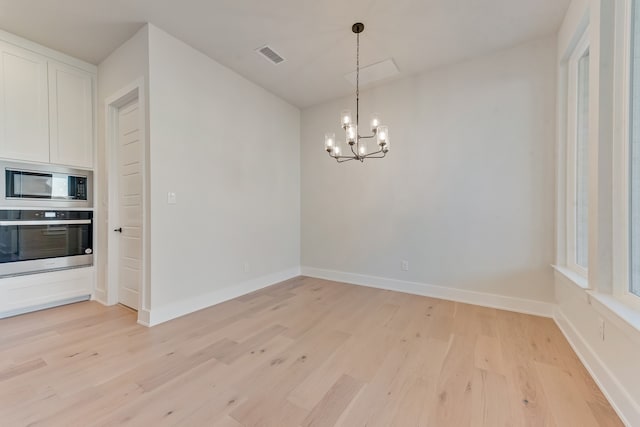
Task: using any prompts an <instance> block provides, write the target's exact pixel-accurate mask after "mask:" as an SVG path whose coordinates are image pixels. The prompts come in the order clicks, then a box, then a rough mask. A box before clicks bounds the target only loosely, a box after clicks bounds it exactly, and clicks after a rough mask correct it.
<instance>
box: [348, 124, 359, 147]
mask: <svg viewBox="0 0 640 427" xmlns="http://www.w3.org/2000/svg"><path fill="white" fill-rule="evenodd" d="M356 134H357V132H356V127H355V126H354V125H353V124H350V125H348V126H347V142H348V143H349V144H351V145H353V144H354V143H355V142H356Z"/></svg>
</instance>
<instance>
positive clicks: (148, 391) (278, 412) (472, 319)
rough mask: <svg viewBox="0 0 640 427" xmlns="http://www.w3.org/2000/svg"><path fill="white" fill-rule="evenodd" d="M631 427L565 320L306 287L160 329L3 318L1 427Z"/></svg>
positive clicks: (91, 316) (112, 310) (119, 312)
mask: <svg viewBox="0 0 640 427" xmlns="http://www.w3.org/2000/svg"><path fill="white" fill-rule="evenodd" d="M121 424H128V425H140V426H154V427H155V426H161V425H187V426H205V425H207V426H208V425H216V426H235V427H238V426H257V425H260V426H333V425H340V426H348V427H352V426H365V425H366V426H438V427H441V426H456V427H458V426H492V427H493V426H506V425H509V426H520V425H522V426H525V425H526V426H529V425H532V426H557V427H565V426H576V427H577V426H580V427H586V426H598V425H600V426H619V425H621V423H620V421H619V419H618V418H617V416H616V415H615V413H614V412H613V410H612V409H611V407H610V406H609V404H608V403H607V401H606V400H605V398H604V397H603V395H602V393H601V392H600V391H599V390H598V388H597V387H596V385H595V384H594V382H593V380H592V379H591V378H590V377H589V375H588V373H587V372H586V370H585V369H584V367H583V366H582V365H581V364H580V362H579V360H578V359H577V357H576V355H575V354H574V353H573V351H572V350H571V348H570V347H569V345H568V343H567V341H566V340H565V339H564V338H563V336H562V334H561V333H560V331H559V330H558V328H557V327H556V326H555V324H554V323H553V321H552V320H549V319H544V318H539V317H535V316H527V315H522V314H515V313H510V312H505V311H499V310H493V309H488V308H481V307H476V306H471V305H466V304H459V303H454V302H449V301H442V300H437V299H431V298H424V297H419V296H412V295H406V294H401V293H395V292H389V291H382V290H376V289H369V288H364V287H358V286H352V285H345V284H340V283H335V282H329V281H322V280H317V279H310V278H303V277H301V278H296V279H293V280H290V281H287V282H284V283H281V284H279V285H276V286H273V287H270V288H267V289H265V290H262V291H260V292H256V293H253V294H250V295H247V296H245V297H241V298H238V299H235V300H232V301H229V302H226V303H224V304H220V305H218V306H215V307H212V308H209V309H206V310H202V311H200V312H197V313H194V314H192V315H189V316H186V317H183V318H181V319H177V320H174V321H171V322H168V323H165V324H162V325H159V326H156V327H154V328H151V329H148V328H145V327H142V326H138V325H136V323H135V314H134V313H133V312H131V311H129V310H128V309H126V308H124V307H120V306H115V307H103V306H101V305H99V304H97V303H94V302H86V303H79V304H74V305H70V306H66V307H59V308H55V309H51V310H47V311H42V312H38V313H32V314H28V315H23V316H19V317H15V318H10V319H4V320H0V425H2V426H3V427H4V426H14V425H15V426H23V425H47V426H49V425H64V426H90V425H101V426H102V425H121Z"/></svg>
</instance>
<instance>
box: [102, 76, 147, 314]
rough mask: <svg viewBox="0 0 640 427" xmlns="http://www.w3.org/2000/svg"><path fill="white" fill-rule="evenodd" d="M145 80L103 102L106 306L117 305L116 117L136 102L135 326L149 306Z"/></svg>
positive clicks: (117, 207)
mask: <svg viewBox="0 0 640 427" xmlns="http://www.w3.org/2000/svg"><path fill="white" fill-rule="evenodd" d="M144 87H145V84H144V78H139V79H137V80H136V81H134V82H132V83H130V84H129V85H127V86H125V87H123V88H122V89H120V90H119V91H117V92H116V93H114V94H113V95H111V96H110V97H108V98H107V99H105V104H104V106H105V116H106V117H105V133H106V135H105V155H106V160H107V162H106V164H107V171H106V179H107V187H108V188H107V193H108V202H107V206H108V220H107V264H106V267H107V268H106V276H107V277H106V293H107V304H108V305H113V304H117V303H118V257H117V255H118V250H119V246H120V239H118V238H116V237H117V236H115V233H113V232H112V231H113V229H114V228H116V227H117V226H118V221H119V205H118V174H117V172H116V173H113V172H114V171H117V170H118V167H117V155H118V150H117V143H118V114H119V110H120V108H121V107H124V106H125V105H126V104H128V103H130V102H131V101H133V100H135V99H137V100H138V110H139V115H138V120H139V127H138V128H139V130H140V141H141V142H142V147H143V148H142V150H143V153H142V159H141V161H142V279H141V283H140V286H141V289H140V292H139V300H138V323H140V324H143V325H148V317H149V307H150V289H149V262H148V260H149V212H148V209H149V203H148V196H149V192H148V182H149V179H148V170H149V169H148V159H149V146H148V143H147V127H146V105H145V92H144Z"/></svg>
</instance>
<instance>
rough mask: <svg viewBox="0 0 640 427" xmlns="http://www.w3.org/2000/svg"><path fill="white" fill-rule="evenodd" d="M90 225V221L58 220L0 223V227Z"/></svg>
mask: <svg viewBox="0 0 640 427" xmlns="http://www.w3.org/2000/svg"><path fill="white" fill-rule="evenodd" d="M76 224H91V220H90V219H60V220H51V221H47V220H42V221H40V220H34V221H0V226H11V225H76Z"/></svg>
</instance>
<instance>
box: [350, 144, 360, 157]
mask: <svg viewBox="0 0 640 427" xmlns="http://www.w3.org/2000/svg"><path fill="white" fill-rule="evenodd" d="M357 144H358V143H357V142H356V143H355V144H353V145H351V144H349V148H351V152H352V153H353V155H354V156H356V157H358V153H356V152H355V151H353V146H354V145H355V146H356V148H357Z"/></svg>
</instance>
